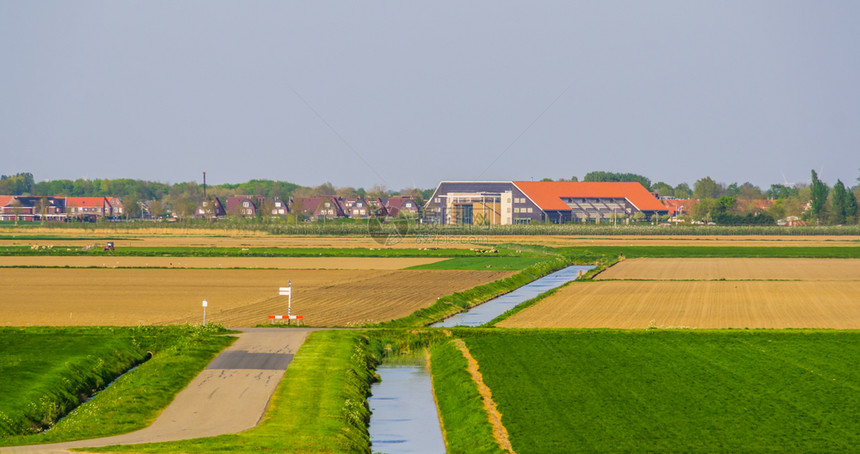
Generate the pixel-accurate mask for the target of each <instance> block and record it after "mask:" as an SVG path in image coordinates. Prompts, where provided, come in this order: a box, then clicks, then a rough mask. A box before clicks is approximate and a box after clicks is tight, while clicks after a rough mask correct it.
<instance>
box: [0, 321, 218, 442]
mask: <svg viewBox="0 0 860 454" xmlns="http://www.w3.org/2000/svg"><path fill="white" fill-rule="evenodd" d="M225 332H226V331H225V330H223V329H222V328H220V327H217V326H209V327H206V328H203V327H193V326H173V327H151V326H140V327H135V328H0V344H2V345H3V349H2V351H0V376H2V377H3V380H2V383H0V391H2V392H0V412H2V414H0V428H2V434H0V445H10V446H11V445H22V444H36V443H49V442H59V441H71V440H80V439H86V438H94V437H101V436H107V435H115V434H120V433H125V432H129V431H132V430H136V429H140V428H143V427H145V426H146V425H148V424H149V423H150V422H151V421H152V420H154V419H155V417H156V416H157V414H158V413H159V412H160V411H161V409H162V408H164V407H165V406H166V405H167V404H168V403H169V402H170V401H171V400H172V399H173V397H174V396H175V395H176V393H178V392H179V391H180V390H181V389H182V388H183V387H184V386H185V385H187V384H188V382H189V381H191V379H193V378H194V377H195V376H196V375H197V374H198V373H199V372H200V371H201V370H202V369H203V368H204V367H205V366H206V364H208V363H209V362H210V361H211V360H212V358H214V357H215V355H216V354H217V353H218V352H220V351H221V350H222V349H224V348H225V347H226V346H227V345H229V344H230V343H232V342H233V340H234V338H232V337H225V336H221V335H220V334H223V333H225ZM150 353H151V354H152V359H150V360H148V361H146V362H143V363H142V364H140V363H141V362H142V361H143V360H144V359H145V358H146V357H147V356H148V355H149V354H150ZM137 364H140V366H139V367H137V368H136V369H134V370H133V371H131V372H130V373H127V374H125V375H123V376H122V377H121V378H119V379H118V380H116V382H115V383H113V384H112V385H111V386H110V387H108V388H106V389H104V390H103V391H100V392H97V391H99V390H100V389H102V388H104V386H106V385H107V384H109V383H110V382H111V381H112V380H114V379H115V378H116V377H117V376H118V375H120V374H122V373H123V372H125V371H126V370H128V369H129V368H130V367H132V366H135V365H137ZM93 394H95V395H94V397H93V398H92V399H91V400H89V401H87V402H86V403H83V404H81V400H83V399H86V398H88V397H90V396H92V395H93ZM67 412H68V414H67V415H66V413H67ZM63 415H65V417H64V418H63V419H62V420H60V421H59V423H56V421H57V419H58V418H60V417H62V416H63ZM55 423H56V425H54V424H55ZM52 426H53V427H52ZM47 428H50V429H49V430H47V431H45V432H42V433H38V432H40V431H42V430H44V429H47Z"/></svg>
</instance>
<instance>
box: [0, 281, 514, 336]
mask: <svg viewBox="0 0 860 454" xmlns="http://www.w3.org/2000/svg"><path fill="white" fill-rule="evenodd" d="M510 274H511V273H510V272H500V271H437V270H422V271H419V270H409V271H366V270H337V271H335V270H291V271H280V270H196V269H173V270H171V269H64V268H46V269H20V268H7V269H3V270H0V325H3V326H33V325H52V326H61V325H137V324H140V323H143V324H170V323H200V322H201V321H202V318H203V308H202V301H203V300H204V299H207V300H208V302H209V306H208V308H207V313H206V315H207V322H217V323H221V324H223V325H225V326H229V327H242V326H254V325H257V324H259V323H267V322H268V318H267V316H268V315H276V314H285V313H286V312H287V297H285V296H277V294H278V287H281V286H286V285H287V281H288V280H292V282H293V305H292V313H293V314H298V315H303V316H304V317H305V319H304V320H305V322H306V323H307V324H310V325H314V326H328V325H348V324H354V323H361V322H371V321H384V320H391V319H394V318H399V317H403V316H406V315H408V314H410V313H412V312H414V311H415V310H417V309H419V308H421V307H426V306H429V305H430V304H432V303H433V302H434V301H435V300H436V298H438V297H440V296H443V295H448V294H451V293H454V292H458V291H463V290H466V289H469V288H472V287H475V286H477V285H480V284H484V283H487V282H491V281H494V280H497V279H501V278H503V277H507V276H509V275H510Z"/></svg>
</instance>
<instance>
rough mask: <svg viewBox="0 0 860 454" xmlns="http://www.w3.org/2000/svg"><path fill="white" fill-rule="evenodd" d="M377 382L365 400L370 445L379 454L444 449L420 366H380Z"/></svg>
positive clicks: (430, 392) (427, 382) (429, 387)
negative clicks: (368, 413) (368, 420)
mask: <svg viewBox="0 0 860 454" xmlns="http://www.w3.org/2000/svg"><path fill="white" fill-rule="evenodd" d="M376 372H377V374H379V376H380V377H381V378H382V382H381V383H374V384H373V385H371V387H370V391H371V393H373V395H372V396H371V397H369V398H368V399H367V402H368V404H369V405H370V409H371V411H373V413H372V414H371V416H370V428H369V430H370V444H371V449H372V450H373V452H375V453H376V452H379V453H389V454H395V453H425V452H426V453H440V452H445V442H444V441H443V440H442V429H441V428H440V427H439V418H438V416H437V414H436V403H435V402H434V401H433V388H432V383H431V381H430V374H429V373H428V372H427V370H426V369H425V367H424V366H389V365H384V364H383V365H381V366H379V368H378V369H377V370H376Z"/></svg>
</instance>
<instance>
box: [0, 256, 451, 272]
mask: <svg viewBox="0 0 860 454" xmlns="http://www.w3.org/2000/svg"><path fill="white" fill-rule="evenodd" d="M442 260H445V259H444V258H426V259H424V258H417V257H416V258H409V257H404V258H382V257H74V256H73V257H50V256H49V257H38V256H35V257H30V256H20V257H8V256H6V257H4V256H0V267H24V266H30V267H51V268H62V267H68V268H93V267H98V268H248V269H281V270H290V269H294V270H400V269H403V268H409V267H411V266H418V265H426V264H429V263H435V262H439V261H442Z"/></svg>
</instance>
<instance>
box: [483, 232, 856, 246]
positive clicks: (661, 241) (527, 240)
mask: <svg viewBox="0 0 860 454" xmlns="http://www.w3.org/2000/svg"><path fill="white" fill-rule="evenodd" d="M489 238H490V240H491V241H498V242H505V243H517V244H539V245H543V246H549V247H573V246H747V247H752V246H763V247H798V246H808V247H814V246H855V247H856V246H860V236H857V235H853V236H852V235H833V236H817V235H815V236H813V235H809V236H798V235H786V236H742V235H738V236H731V235H725V236H715V235H702V236H687V235H678V236H635V235H624V236H599V235H595V236H583V235H534V236H529V235H527V236H502V237H499V239H498V240H494V237H492V236H491V237H489Z"/></svg>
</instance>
